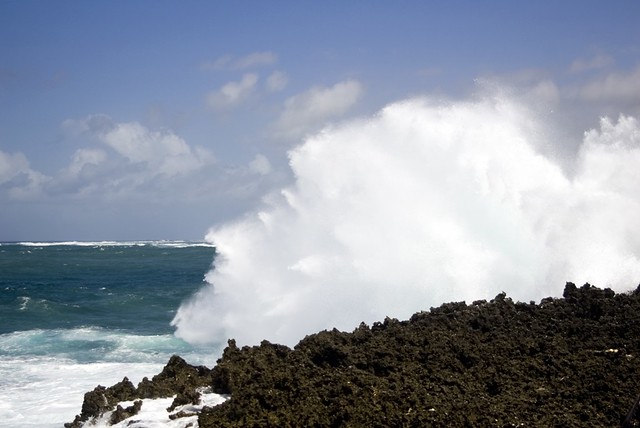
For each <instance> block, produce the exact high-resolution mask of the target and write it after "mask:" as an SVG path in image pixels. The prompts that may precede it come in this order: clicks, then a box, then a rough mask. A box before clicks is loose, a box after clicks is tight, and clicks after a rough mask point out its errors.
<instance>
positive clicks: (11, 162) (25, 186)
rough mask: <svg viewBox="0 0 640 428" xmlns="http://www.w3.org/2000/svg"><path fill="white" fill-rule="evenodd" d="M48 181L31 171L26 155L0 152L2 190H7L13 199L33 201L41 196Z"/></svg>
mask: <svg viewBox="0 0 640 428" xmlns="http://www.w3.org/2000/svg"><path fill="white" fill-rule="evenodd" d="M48 179H49V178H48V177H47V176H45V175H44V174H41V173H39V172H38V171H34V170H32V169H31V167H30V165H29V160H28V159H27V157H26V156H25V155H24V154H22V153H20V152H18V153H13V154H12V153H5V152H3V151H1V150H0V190H2V189H7V192H8V194H9V196H10V197H11V198H12V199H21V200H24V199H31V198H33V197H35V196H37V195H39V194H40V192H41V190H42V186H43V185H44V184H45V183H46V182H47V181H48Z"/></svg>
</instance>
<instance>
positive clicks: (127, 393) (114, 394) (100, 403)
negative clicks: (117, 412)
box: [64, 377, 136, 428]
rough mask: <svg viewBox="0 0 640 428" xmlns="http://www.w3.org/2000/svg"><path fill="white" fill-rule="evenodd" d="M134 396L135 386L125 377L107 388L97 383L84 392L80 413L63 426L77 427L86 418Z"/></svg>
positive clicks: (92, 416)
mask: <svg viewBox="0 0 640 428" xmlns="http://www.w3.org/2000/svg"><path fill="white" fill-rule="evenodd" d="M135 398H136V387H135V386H133V383H131V381H130V380H129V379H128V378H126V377H125V378H123V379H122V381H121V382H118V383H116V384H115V385H113V386H112V387H109V388H105V387H104V386H101V385H98V386H97V387H95V388H94V390H93V391H90V392H87V393H85V394H84V401H83V402H82V409H81V412H80V414H79V415H77V416H76V418H75V419H74V421H73V422H71V423H66V424H64V426H65V427H66V428H79V427H80V426H82V424H83V423H84V422H86V421H87V420H89V419H91V418H96V417H98V416H100V415H102V414H103V413H105V412H107V411H110V410H113V409H114V407H115V405H116V404H117V403H119V402H121V401H129V400H133V399H135Z"/></svg>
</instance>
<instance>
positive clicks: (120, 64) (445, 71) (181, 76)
mask: <svg viewBox="0 0 640 428" xmlns="http://www.w3.org/2000/svg"><path fill="white" fill-rule="evenodd" d="M487 81H490V82H494V83H495V84H498V85H500V86H501V87H508V88H510V89H509V90H511V91H513V92H514V93H517V94H518V97H520V98H521V99H523V100H528V102H531V103H543V104H545V105H546V106H548V110H549V111H551V110H553V111H554V112H555V113H554V116H553V118H551V119H550V120H551V121H555V122H557V123H558V124H561V125H562V126H561V128H562V129H561V130H560V131H559V135H562V136H563V138H562V139H559V140H558V141H557V147H556V148H555V150H557V151H558V152H560V153H562V156H571V153H572V150H573V149H575V147H576V145H577V143H576V141H579V140H580V139H581V138H582V133H583V132H584V131H585V130H587V129H589V128H590V127H596V126H597V122H598V118H599V117H600V116H602V115H611V116H612V117H614V118H615V117H617V116H618V115H619V114H621V113H622V114H626V115H632V116H635V117H639V116H640V3H639V2H637V1H613V2H606V3H605V2H602V1H564V2H551V1H538V2H513V1H488V2H472V1H468V2H466V1H465V2H461V1H404V2H390V1H389V2H387V1H374V2H364V1H351V2H344V1H325V2H306V1H303V2H293V1H291V2H289V1H278V2H261V1H255V2H254V1H246V2H226V1H222V2H208V1H180V2H178V1H133V2H132V1H112V2H97V1H96V2H88V1H50V2H49V1H30V0H25V1H7V0H0V240H4V241H6V240H97V239H201V238H202V237H203V236H204V235H205V233H206V231H207V229H208V228H209V227H210V226H212V225H214V224H217V223H220V222H224V221H228V220H230V219H234V218H237V217H238V216H240V215H242V213H244V212H246V211H248V210H251V209H253V208H254V207H256V206H257V205H258V204H260V201H261V199H262V198H263V196H264V195H265V194H267V193H268V192H269V191H270V190H271V189H276V188H278V187H280V186H283V185H285V184H286V183H287V182H289V181H290V180H291V173H290V171H289V168H288V166H287V157H286V156H287V151H288V150H290V149H291V148H292V147H294V146H295V145H297V144H299V143H300V142H301V141H303V139H304V137H305V135H309V134H312V133H314V132H317V131H318V130H319V129H321V128H322V127H323V126H325V125H326V124H328V123H339V122H340V121H344V120H349V119H353V118H358V117H366V116H367V115H371V114H374V113H375V112H376V111H378V110H380V109H381V108H383V107H384V106H385V105H387V104H388V103H391V102H394V101H397V100H402V99H405V98H408V97H415V96H421V95H431V96H439V97H443V98H451V99H463V98H465V97H470V96H473V94H474V93H476V92H477V91H478V90H479V89H478V84H479V83H478V82H487ZM532 100H533V101H532Z"/></svg>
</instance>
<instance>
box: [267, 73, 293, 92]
mask: <svg viewBox="0 0 640 428" xmlns="http://www.w3.org/2000/svg"><path fill="white" fill-rule="evenodd" d="M288 83H289V78H288V77H287V75H286V74H285V73H283V72H282V71H274V72H273V73H271V75H270V76H269V77H268V78H267V90H268V91H269V92H278V91H281V90H283V89H284V88H285V87H286V86H287V84H288Z"/></svg>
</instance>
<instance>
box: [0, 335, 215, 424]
mask: <svg viewBox="0 0 640 428" xmlns="http://www.w3.org/2000/svg"><path fill="white" fill-rule="evenodd" d="M0 349H1V350H2V353H1V355H0V426H2V427H4V426H6V427H32V428H36V427H37V428H48V427H56V428H60V427H62V426H63V424H64V423H65V422H71V421H72V420H73V419H74V417H75V415H76V414H78V413H80V410H81V406H82V401H83V398H84V394H85V393H86V392H88V391H91V390H93V389H94V388H95V387H96V386H97V385H103V386H111V385H113V384H115V383H117V382H120V381H121V380H122V378H123V377H125V376H127V377H128V378H129V380H131V382H133V384H134V385H137V384H138V382H140V381H141V380H142V378H143V377H145V376H147V377H148V378H151V377H153V376H154V375H156V374H158V373H160V371H161V370H162V368H163V367H164V365H165V364H166V363H167V361H168V360H169V357H170V356H171V355H172V354H174V353H178V354H180V355H181V356H182V357H183V358H185V359H186V360H187V361H188V362H189V363H191V364H196V365H197V364H205V365H208V366H212V365H213V363H214V362H215V359H216V356H217V355H219V350H218V349H216V348H200V349H194V348H192V347H190V346H188V345H187V344H185V343H184V342H182V341H180V340H179V339H177V338H175V337H174V336H172V335H158V336H140V335H133V334H127V333H123V332H116V331H109V330H104V329H97V328H77V329H69V330H63V329H57V330H31V331H20V332H13V333H7V334H2V335H0ZM154 403H155V402H152V403H145V405H146V407H145V412H147V413H149V412H150V409H156V410H157V406H156V405H155V404H157V403H155V404H154ZM143 406H144V405H143ZM165 407H168V405H167V406H165ZM153 413H157V412H150V414H153ZM145 417H147V416H145ZM163 417H164V418H165V419H167V420H168V417H167V414H166V412H162V413H159V414H157V415H156V416H152V415H151V416H148V418H149V419H148V420H149V421H152V420H155V419H153V418H160V419H162V418H163ZM162 420H164V419H162ZM154 423H155V422H154ZM175 426H176V427H177V426H179V425H175Z"/></svg>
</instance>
